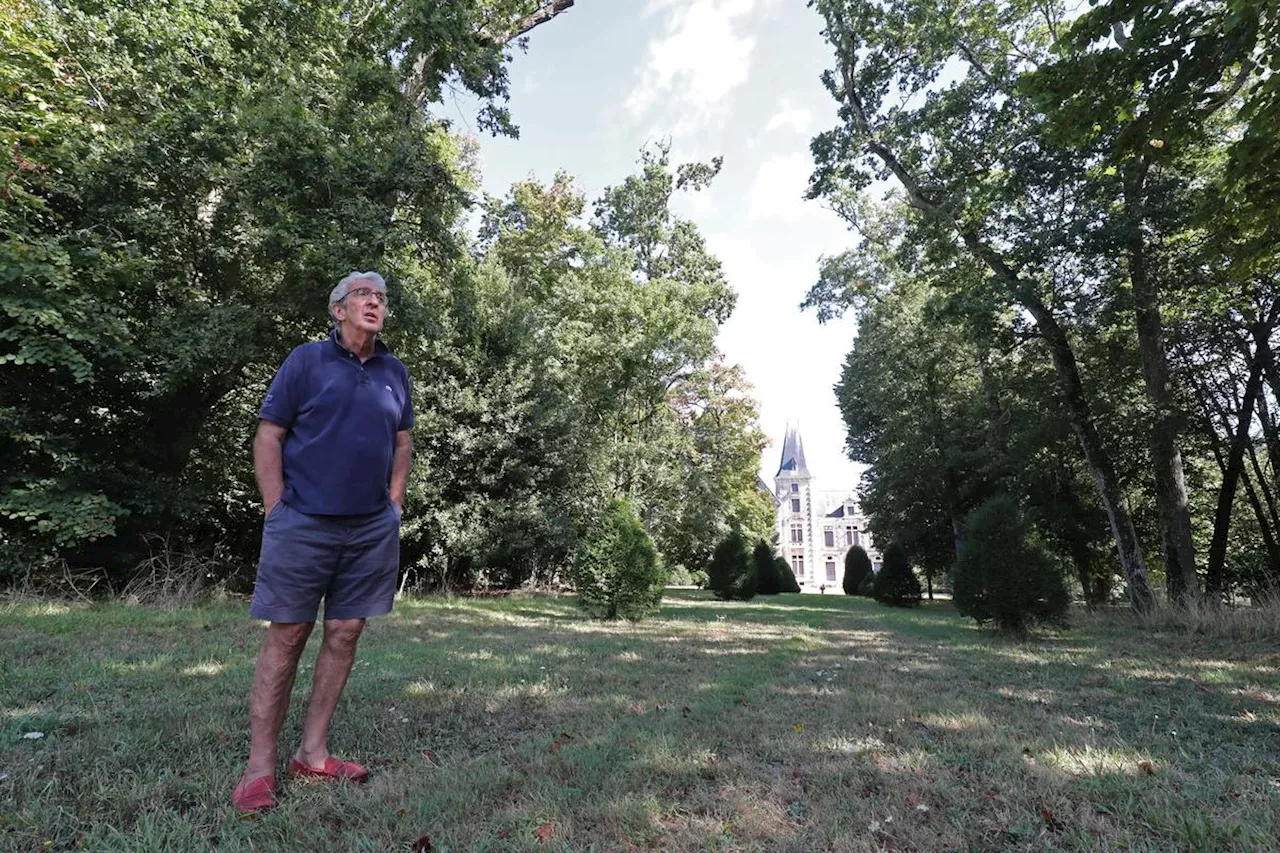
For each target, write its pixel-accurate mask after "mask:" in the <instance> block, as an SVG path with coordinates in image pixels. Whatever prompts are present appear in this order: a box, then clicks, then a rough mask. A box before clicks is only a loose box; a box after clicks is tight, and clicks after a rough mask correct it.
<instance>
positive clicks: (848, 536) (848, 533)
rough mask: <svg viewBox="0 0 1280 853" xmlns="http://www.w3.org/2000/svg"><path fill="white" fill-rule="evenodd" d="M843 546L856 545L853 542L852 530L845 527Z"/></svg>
mask: <svg viewBox="0 0 1280 853" xmlns="http://www.w3.org/2000/svg"><path fill="white" fill-rule="evenodd" d="M844 544H846V545H854V544H857V543H855V542H854V541H853V528H850V527H846V528H845V529H844Z"/></svg>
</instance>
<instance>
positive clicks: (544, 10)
mask: <svg viewBox="0 0 1280 853" xmlns="http://www.w3.org/2000/svg"><path fill="white" fill-rule="evenodd" d="M573 4H574V0H551V2H550V3H548V4H546V5H545V6H543V7H541V8H540V9H538V11H536V12H534V13H533V14H531V15H528V16H526V17H525V18H522V19H521V20H519V21H517V22H516V24H515V26H514V27H513V28H512V30H511V34H510V35H508V36H507V41H510V40H511V39H515V38H520V36H522V35H524V34H525V33H527V32H529V31H530V30H532V29H533V28H534V27H540V26H542V25H543V24H545V23H546V22H547V21H550V20H551V19H552V18H554V17H555V16H556V15H559V14H560V13H561V12H567V11H568V10H569V7H571V6H572V5H573Z"/></svg>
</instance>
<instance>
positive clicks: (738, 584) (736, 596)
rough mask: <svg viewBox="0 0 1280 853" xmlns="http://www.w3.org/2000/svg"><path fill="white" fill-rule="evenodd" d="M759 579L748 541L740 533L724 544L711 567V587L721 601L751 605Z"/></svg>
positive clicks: (732, 534)
mask: <svg viewBox="0 0 1280 853" xmlns="http://www.w3.org/2000/svg"><path fill="white" fill-rule="evenodd" d="M758 583H759V578H758V577H757V574H756V563H755V560H754V558H753V556H752V553H751V551H750V550H749V549H748V548H747V540H746V539H745V538H744V537H743V535H742V534H741V533H740V532H739V531H738V530H736V529H735V530H730V531H729V535H727V536H725V537H724V539H722V540H720V544H718V545H716V548H715V551H714V552H713V553H712V555H711V562H710V563H708V565H707V587H708V588H709V589H711V590H712V591H713V592H714V593H715V594H716V597H717V598H723V599H728V600H733V601H750V600H751V599H752V598H754V597H755V595H756V590H757V584H758Z"/></svg>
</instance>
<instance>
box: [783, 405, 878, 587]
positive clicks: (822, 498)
mask: <svg viewBox="0 0 1280 853" xmlns="http://www.w3.org/2000/svg"><path fill="white" fill-rule="evenodd" d="M813 480H814V478H813V475H811V474H810V473H809V467H808V465H806V464H805V461H804V444H803V443H801V441H800V431H799V429H797V428H796V427H792V426H790V425H788V427H787V436H786V439H785V440H784V441H783V444H782V461H781V462H780V463H779V464H778V473H777V474H775V475H774V478H773V483H774V488H773V492H772V494H773V503H774V510H775V512H776V513H777V520H776V525H777V527H776V530H777V534H778V553H779V555H781V556H782V557H783V558H784V559H785V560H786V561H787V562H788V563H790V564H791V569H792V571H794V572H795V575H796V580H797V581H798V582H799V583H800V591H801V592H836V593H840V592H842V591H843V589H842V584H843V582H844V557H845V554H846V553H848V551H849V549H850V548H852V547H853V546H854V545H861V546H862V547H863V548H865V549H866V551H867V555H868V556H869V557H871V565H872V567H873V568H874V569H875V570H876V571H879V570H880V552H879V551H877V550H876V548H875V545H874V544H873V543H872V541H871V536H870V534H868V533H867V522H866V519H865V518H864V517H863V516H862V513H861V512H860V511H859V510H858V503H857V499H856V498H855V497H854V495H853V493H852V492H830V491H821V490H818V489H815V488H814V487H813Z"/></svg>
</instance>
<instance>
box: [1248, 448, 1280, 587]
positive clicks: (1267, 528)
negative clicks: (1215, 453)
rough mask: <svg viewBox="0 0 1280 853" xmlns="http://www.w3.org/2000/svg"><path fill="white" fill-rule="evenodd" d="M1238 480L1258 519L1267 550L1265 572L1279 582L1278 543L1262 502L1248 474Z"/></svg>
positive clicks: (1279, 545) (1279, 561)
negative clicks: (1268, 572) (1269, 573)
mask: <svg viewBox="0 0 1280 853" xmlns="http://www.w3.org/2000/svg"><path fill="white" fill-rule="evenodd" d="M1240 480H1241V482H1242V483H1243V484H1244V494H1245V497H1247V498H1248V499H1249V506H1251V507H1252V508H1253V514H1254V517H1255V518H1257V519H1258V531H1259V532H1260V533H1261V535H1262V545H1263V547H1264V548H1266V550H1267V570H1268V571H1270V572H1271V577H1272V578H1274V579H1276V580H1280V543H1277V542H1276V536H1275V532H1274V530H1273V528H1272V527H1271V522H1270V521H1269V520H1268V519H1267V513H1266V510H1264V509H1263V508H1262V501H1261V500H1259V499H1258V490H1257V489H1255V488H1254V487H1253V481H1252V480H1250V479H1249V472H1247V471H1246V472H1244V473H1243V474H1242V475H1241V477H1240Z"/></svg>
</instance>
